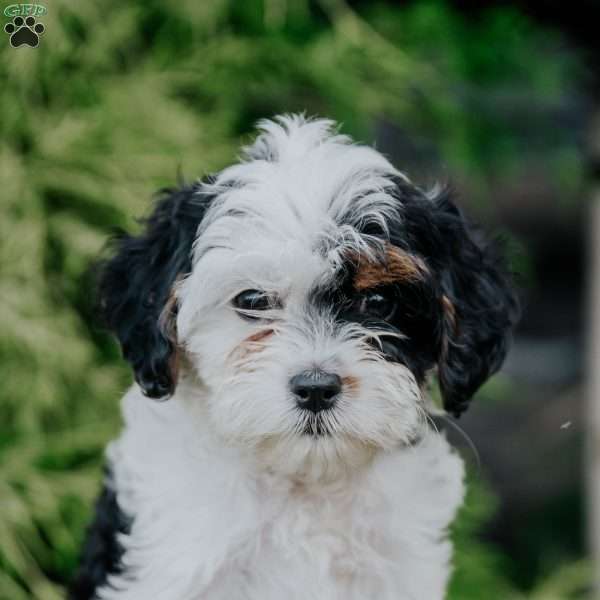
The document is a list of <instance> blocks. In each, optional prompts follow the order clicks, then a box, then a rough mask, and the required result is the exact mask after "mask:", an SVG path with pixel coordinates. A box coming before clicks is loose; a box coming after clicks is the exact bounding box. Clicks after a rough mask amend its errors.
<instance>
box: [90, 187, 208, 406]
mask: <svg viewBox="0 0 600 600" xmlns="http://www.w3.org/2000/svg"><path fill="white" fill-rule="evenodd" d="M209 203H210V197H208V196H207V195H206V194H203V193H202V192H201V189H200V184H196V185H189V186H184V187H181V188H179V189H169V190H163V192H162V193H161V195H160V197H159V199H158V201H157V203H156V206H155V208H154V211H153V212H152V214H151V215H150V217H149V218H147V219H146V220H145V221H143V225H144V229H143V231H142V233H140V234H139V235H136V236H132V235H127V234H123V235H119V236H117V237H116V238H115V240H114V249H115V254H114V257H113V258H111V259H109V260H107V261H105V262H104V263H102V264H101V265H100V278H99V283H98V300H99V310H100V315H101V318H102V320H103V321H104V323H105V324H106V325H107V326H108V328H109V329H111V330H112V331H113V332H114V333H115V334H116V336H117V338H118V339H119V342H120V343H121V348H122V351H123V356H124V357H125V358H126V359H127V360H128V361H129V362H130V363H131V366H132V367H133V371H134V374H135V380H136V381H137V383H138V384H139V386H140V388H141V389H142V391H143V392H144V394H145V395H146V396H149V397H150V398H161V397H164V396H168V395H170V394H172V393H173V391H174V390H175V385H176V383H177V370H178V366H177V356H176V347H177V340H176V332H175V330H174V319H175V313H176V307H175V306H174V303H173V302H172V291H173V286H174V284H175V283H176V282H177V281H178V280H179V279H180V278H182V277H185V275H187V274H188V273H189V272H190V269H191V254H192V244H193V242H194V240H195V238H196V233H197V230H198V226H199V224H200V221H201V220H202V217H203V216H204V213H205V212H206V209H207V207H208V205H209Z"/></svg>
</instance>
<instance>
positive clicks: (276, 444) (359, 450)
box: [254, 434, 381, 483]
mask: <svg viewBox="0 0 600 600" xmlns="http://www.w3.org/2000/svg"><path fill="white" fill-rule="evenodd" d="M254 450H255V458H256V460H257V461H258V467H259V468H266V469H268V470H269V471H271V472H274V473H276V474H279V475H282V476H285V477H289V478H291V479H294V480H297V481H303V482H306V483H311V482H315V483H316V482H331V481H335V480H340V479H345V478H347V477H349V476H352V475H353V474H356V473H358V472H360V471H361V470H362V469H363V468H364V467H366V466H368V465H369V464H370V463H371V461H372V460H373V458H374V457H375V456H376V454H377V453H378V452H379V451H381V448H378V447H377V446H375V445H372V444H365V443H363V442H361V441H360V440H358V439H353V438H351V437H348V436H342V435H336V436H333V435H310V434H294V435H291V436H285V437H276V436H273V437H269V438H265V439H263V440H261V441H260V442H259V443H258V444H257V445H256V447H255V449H254Z"/></svg>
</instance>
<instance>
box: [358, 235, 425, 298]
mask: <svg viewBox="0 0 600 600" xmlns="http://www.w3.org/2000/svg"><path fill="white" fill-rule="evenodd" d="M427 272H428V269H427V266H426V265H425V263H424V262H423V260H422V259H420V258H419V257H418V256H414V255H412V254H409V253H408V252H405V251H404V250H401V249H400V248H398V247H396V246H392V245H391V244H388V245H387V246H386V250H385V258H384V260H383V261H381V262H373V261H366V260H363V259H359V260H358V269H357V271H356V275H355V276H354V288H355V289H357V290H359V291H362V290H366V289H369V288H372V287H376V286H378V285H382V284H386V283H394V282H399V281H416V280H419V279H422V278H423V277H424V275H426V274H427Z"/></svg>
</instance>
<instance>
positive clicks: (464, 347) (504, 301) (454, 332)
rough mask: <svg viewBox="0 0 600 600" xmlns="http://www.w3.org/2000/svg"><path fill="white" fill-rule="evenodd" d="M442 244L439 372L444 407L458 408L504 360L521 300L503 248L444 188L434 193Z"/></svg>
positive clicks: (455, 411)
mask: <svg viewBox="0 0 600 600" xmlns="http://www.w3.org/2000/svg"><path fill="white" fill-rule="evenodd" d="M433 204H434V206H433V210H434V219H433V220H434V223H435V227H436V229H437V233H438V235H439V238H438V239H439V242H440V244H441V246H442V248H440V250H441V253H440V255H439V257H440V262H439V267H438V268H439V271H438V276H439V278H440V284H441V291H442V297H441V303H442V310H443V326H442V328H443V332H442V344H441V352H440V357H439V361H438V377H439V383H440V388H441V392H442V397H443V400H444V408H445V409H446V410H447V411H448V412H450V413H452V414H454V415H455V416H460V414H461V413H462V412H463V411H464V410H466V408H467V406H468V403H469V401H470V399H471V397H472V396H473V394H474V393H475V392H476V391H477V389H478V388H479V387H480V386H481V385H482V384H483V383H484V382H485V380H486V379H487V378H488V377H489V376H490V375H492V374H494V373H495V372H496V371H497V370H498V369H499V368H500V366H501V365H502V362H503V361H504V358H505V356H506V352H507V350H508V345H509V341H510V334H511V329H512V327H513V325H514V324H515V322H516V320H517V319H518V316H519V305H518V300H517V297H516V294H515V291H514V289H513V287H512V285H511V282H510V279H509V277H508V275H507V273H506V271H505V269H504V267H503V264H502V261H501V260H500V256H499V253H498V252H497V250H496V249H495V248H494V247H493V246H491V245H486V244H485V243H484V242H483V241H482V240H480V239H479V238H478V236H477V234H476V232H475V230H474V229H473V228H472V227H471V226H470V225H469V224H468V223H467V221H466V220H465V218H464V216H463V215H462V213H461V212H460V210H459V209H458V208H457V207H456V206H455V205H454V203H453V202H452V200H451V199H450V194H449V191H448V190H443V191H442V192H440V193H439V194H438V196H437V197H436V198H434V199H433Z"/></svg>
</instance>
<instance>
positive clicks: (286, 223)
mask: <svg viewBox="0 0 600 600" xmlns="http://www.w3.org/2000/svg"><path fill="white" fill-rule="evenodd" d="M262 130H263V132H262V134H261V135H260V136H259V137H258V139H257V140H256V142H255V143H254V144H253V145H252V146H251V147H249V148H247V149H246V150H245V152H244V158H243V160H242V162H241V163H240V164H238V165H235V166H232V167H230V168H228V169H226V170H224V171H223V172H222V173H221V174H220V175H219V176H218V178H217V179H216V181H215V182H213V183H212V184H210V185H205V186H204V188H203V189H202V190H201V191H200V194H204V193H209V194H215V193H216V194H217V199H216V200H215V201H214V203H213V205H212V206H211V208H210V209H209V212H208V214H207V215H206V217H205V219H204V221H203V223H202V225H201V227H200V230H199V233H198V238H197V242H196V244H195V247H194V265H193V269H192V273H191V274H190V275H189V276H188V277H187V279H185V280H184V281H183V282H182V283H180V284H179V286H178V289H177V292H176V293H177V298H178V303H179V313H178V319H177V330H178V335H179V343H180V345H181V346H182V347H183V348H184V352H185V357H186V358H185V360H186V368H185V369H184V376H183V377H182V380H181V381H180V382H179V385H178V387H177V390H176V393H175V395H174V396H173V397H172V398H171V399H170V400H169V401H167V402H163V403H157V402H153V401H150V400H148V399H146V398H144V397H143V396H142V395H141V393H140V391H139V390H138V388H137V387H136V386H134V387H133V388H132V389H131V390H130V391H129V393H128V394H127V395H126V396H125V399H124V403H123V411H124V416H125V429H124V432H123V434H122V435H121V437H120V438H119V439H118V440H117V441H116V442H114V443H113V444H112V445H111V446H110V449H109V453H108V456H109V461H110V464H111V465H112V468H113V473H114V482H113V485H115V487H116V490H117V493H118V502H119V505H120V507H121V508H122V510H123V511H124V512H125V513H126V514H129V515H132V516H134V521H133V528H132V531H131V534H130V535H127V536H122V538H121V543H122V545H123V547H124V548H125V555H124V559H123V562H124V565H125V573H124V575H121V576H113V577H112V578H111V579H110V581H109V585H107V586H105V587H104V588H103V589H102V590H101V591H100V594H99V596H100V598H102V599H104V600H111V599H114V600H148V599H151V598H160V599H161V600H187V599H189V600H201V599H210V600H221V599H222V600H226V599H227V600H232V599H233V600H236V599H239V600H246V599H247V600H255V599H256V600H259V599H260V600H271V599H273V600H274V599H277V600H293V599H296V598H297V599H300V598H302V599H312V598H314V599H319V600H330V599H331V600H336V599H340V600H341V599H344V600H352V599H359V598H361V599H364V598H377V599H379V600H385V599H392V598H393V599H394V600H440V599H442V598H443V597H444V590H445V586H446V583H447V579H448V576H449V573H450V570H451V565H450V562H451V545H450V543H449V542H448V541H447V539H446V528H447V526H448V525H449V523H450V522H451V520H452V519H453V517H454V515H455V512H456V510H457V508H458V506H459V505H460V503H461V501H462V497H463V467H462V462H461V461H460V459H459V458H458V456H457V455H456V454H455V453H454V452H452V450H451V449H450V447H449V445H448V444H447V442H446V441H445V439H444V438H443V436H441V435H440V434H438V433H435V432H433V431H431V430H430V429H429V428H428V426H427V420H426V413H425V402H424V399H423V398H422V394H421V390H420V389H419V386H418V385H417V383H416V381H415V379H414V377H413V375H412V373H411V372H410V371H409V370H408V369H407V368H406V367H404V366H402V365H398V364H392V363H390V362H388V361H386V360H385V359H384V358H383V356H381V355H380V354H379V353H378V352H377V349H376V346H375V347H374V346H373V344H372V343H371V342H372V341H373V338H375V341H377V339H381V336H383V335H385V334H384V333H377V332H372V331H367V330H365V329H363V328H362V327H360V326H359V325H343V326H342V325H339V324H335V323H334V321H333V320H332V319H331V318H330V315H329V314H328V313H327V311H326V310H325V311H324V310H320V311H318V310H316V309H315V308H314V307H312V306H311V304H310V302H309V301H308V298H309V294H310V291H311V290H312V289H313V288H314V286H315V285H317V284H323V283H324V282H327V281H328V280H329V279H330V278H332V276H333V275H334V274H335V273H336V271H337V269H339V268H340V264H341V259H342V258H343V255H344V252H347V251H348V250H352V251H353V252H358V253H362V254H364V255H367V256H368V255H369V254H371V253H372V252H376V251H377V247H378V243H379V242H377V241H376V240H375V239H372V238H370V237H369V236H366V235H360V234H359V233H358V228H359V227H360V226H361V225H363V224H364V223H366V222H372V223H377V224H378V225H379V226H380V227H381V228H382V229H383V230H384V231H385V224H386V221H387V220H388V219H389V218H392V217H395V218H401V215H400V214H398V210H399V209H398V204H397V201H396V200H394V199H393V198H391V196H390V194H389V192H390V190H391V187H392V180H391V178H392V177H403V176H402V175H401V174H400V173H398V172H397V171H396V170H395V169H394V167H392V165H391V164H390V163H389V162H388V161H387V160H386V159H385V158H384V157H383V156H382V155H381V154H379V153H377V152H376V151H375V150H373V149H371V148H367V147H363V146H358V145H353V144H351V143H350V140H349V139H348V138H346V137H344V136H340V135H336V134H335V132H334V131H333V124H332V123H331V122H329V121H308V120H306V119H304V118H302V117H298V116H292V117H282V118H280V119H279V120H278V121H276V122H275V121H268V122H265V123H263V124H262ZM245 289H259V290H265V291H267V292H268V293H269V294H272V295H273V296H274V297H277V298H278V299H279V301H280V306H277V307H274V308H273V309H272V310H270V311H268V313H265V314H262V315H261V316H262V317H265V319H263V320H261V321H247V320H244V319H242V318H241V317H240V315H239V314H236V311H235V310H234V309H233V308H232V306H231V303H230V301H231V299H232V298H234V297H235V296H236V295H237V294H238V293H239V292H241V291H242V290H245ZM267 330H269V332H267ZM261 331H262V332H265V336H264V337H262V338H260V339H258V340H256V339H254V340H253V339H249V338H251V336H253V335H254V336H256V334H260V332H261ZM267 333H268V334H267ZM314 367H319V368H321V369H324V370H326V371H331V372H335V373H337V374H338V375H339V376H340V377H342V379H343V380H344V379H345V378H348V380H350V379H351V380H352V381H354V382H355V384H354V385H352V386H346V387H345V388H344V390H343V392H342V394H341V396H340V398H339V400H338V402H337V404H336V406H335V407H334V409H333V410H332V411H328V413H327V414H326V415H325V417H324V423H325V425H326V427H327V429H328V430H329V432H330V435H327V436H310V435H305V434H303V433H302V431H303V429H304V427H305V426H306V424H307V422H308V421H307V419H308V417H307V416H306V415H304V414H303V413H301V411H299V410H298V409H297V408H296V406H295V402H294V399H293V397H292V396H291V393H290V391H289V389H288V381H289V379H290V378H291V377H292V376H293V375H295V374H297V373H300V372H302V371H303V370H306V369H310V368H314Z"/></svg>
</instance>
